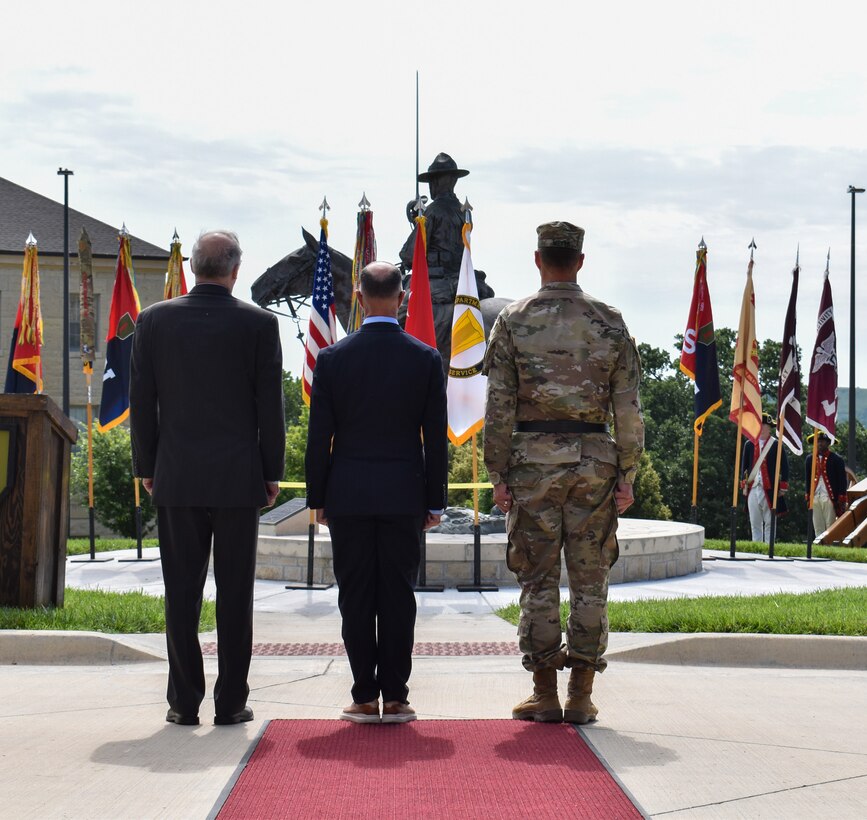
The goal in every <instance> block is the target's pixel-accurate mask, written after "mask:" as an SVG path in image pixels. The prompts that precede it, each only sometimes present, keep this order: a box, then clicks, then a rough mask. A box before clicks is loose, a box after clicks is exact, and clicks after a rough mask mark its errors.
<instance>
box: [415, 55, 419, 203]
mask: <svg viewBox="0 0 867 820" xmlns="http://www.w3.org/2000/svg"><path fill="white" fill-rule="evenodd" d="M418 200H419V189H418V69H416V72H415V201H416V202H418Z"/></svg>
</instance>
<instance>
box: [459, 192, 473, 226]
mask: <svg viewBox="0 0 867 820" xmlns="http://www.w3.org/2000/svg"><path fill="white" fill-rule="evenodd" d="M461 210H462V211H463V212H464V222H472V221H473V217H472V210H473V206H472V205H470V200H469V199H468V198H467V197H464V204H463V205H461Z"/></svg>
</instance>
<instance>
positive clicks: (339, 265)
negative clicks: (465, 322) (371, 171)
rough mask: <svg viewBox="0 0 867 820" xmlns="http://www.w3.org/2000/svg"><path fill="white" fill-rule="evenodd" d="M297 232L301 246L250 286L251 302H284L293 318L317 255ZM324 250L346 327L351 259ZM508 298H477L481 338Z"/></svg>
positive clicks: (309, 239)
mask: <svg viewBox="0 0 867 820" xmlns="http://www.w3.org/2000/svg"><path fill="white" fill-rule="evenodd" d="M301 232H302V235H303V236H304V245H303V246H302V247H300V248H298V249H297V250H294V251H292V253H290V254H288V255H286V256H284V257H283V258H282V259H281V260H280V261H279V262H277V263H276V264H274V265H272V266H271V267H270V268H268V270H266V271H265V273H263V274H262V275H261V276H260V277H259V278H258V279H257V280H256V281H255V282H254V283H253V287H252V288H251V293H252V296H253V301H254V302H255V303H256V304H257V305H259V306H260V307H263V308H267V307H277V306H279V305H280V303H281V302H285V304H286V306H287V308H288V309H289V312H290V313H291V315H292V318H293V319H295V320H296V321H298V310H299V309H300V308H302V307H307V306H308V305H309V302H308V299H309V297H310V294H311V293H312V292H313V271H314V268H315V266H316V258H317V256H318V255H319V242H318V240H316V239H315V238H314V237H313V236H312V235H311V234H310V233H309V232H308V231H306V230H305V229H304V228H302V229H301ZM328 250H329V252H330V254H331V275H332V277H333V278H334V306H335V310H336V313H337V318H338V320H339V321H340V324H341V325H342V326H343V329H344V330H346V326H347V324H348V323H349V310H350V307H351V305H352V259H351V258H350V257H349V256H347V255H346V254H344V253H341V252H340V251H339V250H337V249H336V248H334V247H332V246H329V248H328ZM511 301H512V300H511V299H503V298H500V297H497V296H494V297H491V298H490V299H482V300H481V308H482V317H483V319H484V322H485V338H487V337H488V334H490V332H491V327H492V326H493V324H494V320H495V319H496V318H497V316H498V315H499V313H500V311H501V310H502V309H503V308H504V307H505V306H506V305H508V304H509V302H511ZM449 321H451V320H449ZM440 353H443V351H442V350H441V351H440Z"/></svg>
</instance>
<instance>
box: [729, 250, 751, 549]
mask: <svg viewBox="0 0 867 820" xmlns="http://www.w3.org/2000/svg"><path fill="white" fill-rule="evenodd" d="M749 248H750V264H749V266H748V268H747V278H748V279H749V277H750V275H751V273H752V263H753V251H754V250H755V248H756V240H755V239H752V240H751V241H750V244H749ZM741 318H742V319H743V314H742V315H741ZM741 331H742V328H738V333H739V334H740V333H741ZM741 348H742V350H743V353H742V354H741V355H742V356H743V357H744V358H743V361H741V362H736V363H735V369H737V365H738V364H740V365H742V366H743V374H744V383H743V384H742V385H741V395H740V402H739V404H738V437H737V443H736V445H735V476H734V487H733V488H732V515H731V534H730V536H731V542H730V545H729V557H728V559H727V560H729V561H738V560H742V561H752V560H755V559H753V558H752V557H749V558H741V559H738V558H735V545H736V543H737V529H738V489H739V488H740V473H741V449H742V442H743V431H744V399H745V397H746V393H747V391H746V375H747V359H748V358H749V357H750V355H751V350H748V349H747V345H746V343H744V344H743V345H741ZM747 505H748V506H749V498H748V499H747Z"/></svg>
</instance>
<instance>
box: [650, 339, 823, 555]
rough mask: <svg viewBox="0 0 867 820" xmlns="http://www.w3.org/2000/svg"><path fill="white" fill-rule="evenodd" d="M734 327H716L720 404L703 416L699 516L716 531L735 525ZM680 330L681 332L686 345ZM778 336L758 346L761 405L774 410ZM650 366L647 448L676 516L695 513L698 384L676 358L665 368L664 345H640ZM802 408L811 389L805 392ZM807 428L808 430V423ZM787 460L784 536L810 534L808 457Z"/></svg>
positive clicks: (744, 533)
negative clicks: (731, 410) (695, 393)
mask: <svg viewBox="0 0 867 820" xmlns="http://www.w3.org/2000/svg"><path fill="white" fill-rule="evenodd" d="M736 335H737V334H736V332H735V331H734V330H732V329H730V328H717V329H716V332H715V338H716V346H717V359H718V362H719V374H720V398H721V400H722V406H721V407H720V408H719V409H717V410H716V411H715V412H713V413H712V414H711V415H710V416H709V417H708V418H707V420H706V421H705V424H704V432H703V434H702V436H701V437H700V439H699V459H698V488H697V489H698V492H697V519H698V522H699V523H700V524H701V525H702V526H704V527H705V530H706V533H707V535H708V537H710V538H727V537H728V536H729V533H730V527H731V511H732V489H733V482H734V466H735V465H734V461H735V445H736V440H737V427H736V426H735V425H734V424H733V423H732V422H730V421H729V420H728V410H729V406H730V404H731V393H732V376H731V372H732V366H733V363H734V349H735V341H736ZM681 342H682V337H681V336H676V337H675V345H676V347H678V348H679V347H680V344H681ZM780 347H781V346H780V343H779V342H774V341H773V340H765V341H764V342H762V343H761V344H760V345H759V385H760V388H761V391H762V401H763V407H764V409H765V410H766V411H770V412H772V413H776V399H777V387H778V381H779V367H780ZM639 350H640V351H641V355H642V362H643V363H645V362H649V366H647V365H645V366H644V372H643V373H642V382H641V401H642V406H643V408H644V414H645V425H646V447H647V452H648V453H649V455H650V458H651V461H652V464H653V467H654V468H655V470H656V472H657V473H658V475H659V483H660V492H661V496H662V499H663V501H664V502H665V504H667V505H668V506H669V507H670V508H671V512H672V515H673V517H674V518H675V519H676V520H678V521H689V520H691V512H692V510H691V508H692V476H693V444H694V433H693V419H694V409H693V385H692V382H690V381H689V380H688V379H686V378H685V377H684V376H683V375H682V374H681V373H680V372H679V370H677V369H676V363H675V362H673V361H672V362H671V363H670V367H669V368H668V369H666V368H665V366H664V365H665V355H666V354H665V351H660V350H659V349H656V348H651V347H649V346H647V345H639ZM801 402H802V408H804V409H805V408H806V395H805V392H804V391H803V389H802V391H801ZM805 432H806V430H805ZM787 458H788V462H789V490H788V493H787V502H788V507H789V513H788V515H786V516H784V517H781V518H779V519H778V530H777V537H778V539H779V540H789V541H801V540H804V539H805V538H806V532H807V513H806V505H805V503H804V500H803V499H804V478H803V473H804V460H803V457H801V456H795V455H793V454H792V453H791V452H788V451H787ZM737 506H738V513H737V536H738V538H741V539H747V538H749V536H750V529H749V518H748V516H747V514H746V511H745V507H744V502H743V497H742V496H741V495H740V493H738V496H737Z"/></svg>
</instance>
